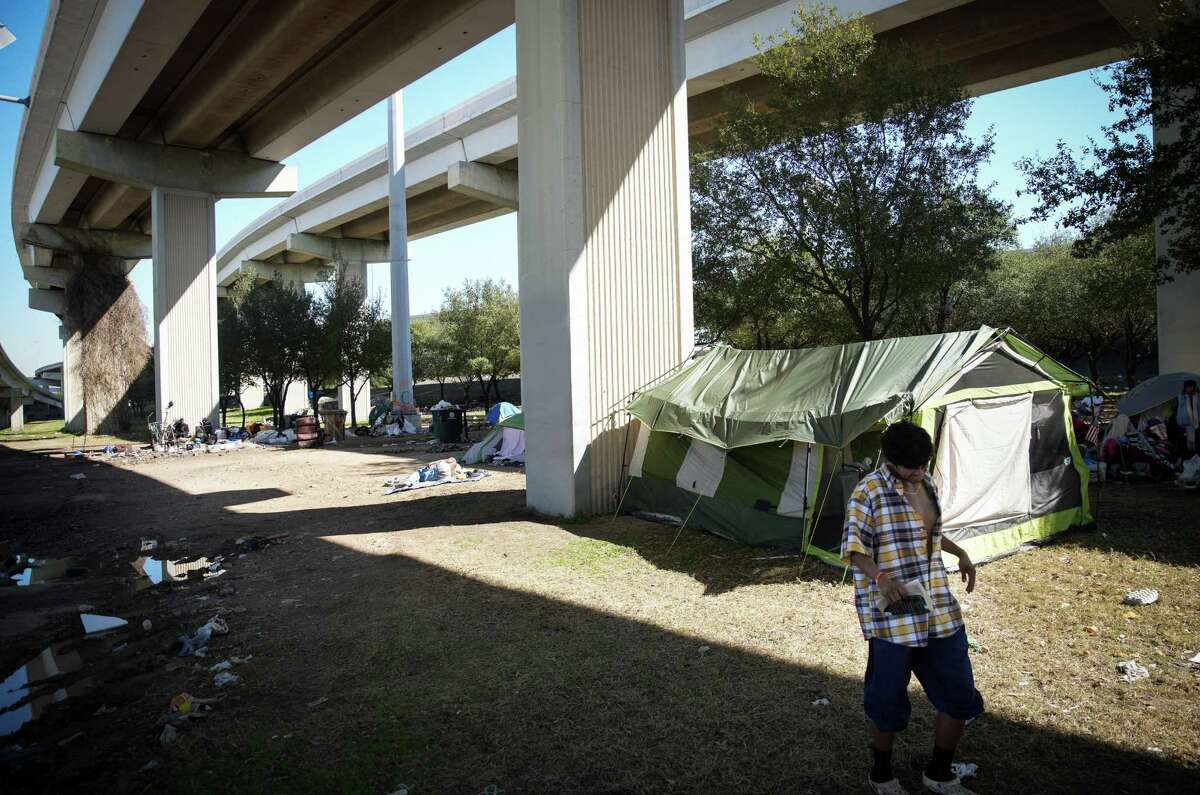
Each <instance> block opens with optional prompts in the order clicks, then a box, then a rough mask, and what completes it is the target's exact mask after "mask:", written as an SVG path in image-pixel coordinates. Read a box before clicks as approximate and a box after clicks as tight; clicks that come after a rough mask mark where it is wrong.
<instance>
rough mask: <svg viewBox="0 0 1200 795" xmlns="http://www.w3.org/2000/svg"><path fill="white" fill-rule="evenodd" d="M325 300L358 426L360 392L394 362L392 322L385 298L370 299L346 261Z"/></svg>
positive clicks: (353, 422)
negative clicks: (384, 304)
mask: <svg viewBox="0 0 1200 795" xmlns="http://www.w3.org/2000/svg"><path fill="white" fill-rule="evenodd" d="M322 303H323V305H324V311H325V323H326V328H327V329H328V333H329V336H330V339H331V344H332V346H333V350H334V355H335V359H336V362H337V377H338V379H339V383H341V384H345V385H346V387H347V389H348V390H349V391H350V425H351V427H354V426H356V425H357V424H358V414H357V411H356V410H355V405H354V404H355V401H356V399H357V397H358V395H359V393H360V392H362V390H363V388H364V387H365V386H366V385H367V384H369V383H370V380H371V376H372V375H376V374H378V373H380V372H382V371H383V368H385V367H387V366H390V364H391V356H392V347H391V346H392V343H391V326H390V324H389V323H387V321H386V320H385V318H384V315H383V302H382V301H381V300H380V299H379V298H378V297H376V298H373V299H371V300H369V301H368V300H367V288H366V285H365V284H363V281H362V279H360V278H359V277H357V276H354V275H351V274H350V272H349V270H348V268H347V267H346V264H345V263H339V264H338V267H337V275H336V278H335V279H334V280H333V281H331V282H326V283H325V285H324V291H323V299H322ZM381 339H383V340H386V345H382V344H381Z"/></svg>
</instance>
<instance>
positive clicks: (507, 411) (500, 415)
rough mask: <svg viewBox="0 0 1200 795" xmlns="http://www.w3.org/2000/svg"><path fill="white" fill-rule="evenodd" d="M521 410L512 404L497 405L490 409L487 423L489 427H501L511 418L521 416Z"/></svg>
mask: <svg viewBox="0 0 1200 795" xmlns="http://www.w3.org/2000/svg"><path fill="white" fill-rule="evenodd" d="M520 413H521V410H520V409H519V408H517V407H516V406H514V405H513V404H511V403H497V404H496V405H494V406H492V407H491V408H490V409H488V413H487V421H488V425H499V424H500V423H501V422H503V421H504V420H506V419H508V418H509V417H511V416H513V415H515V414H520Z"/></svg>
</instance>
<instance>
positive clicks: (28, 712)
mask: <svg viewBox="0 0 1200 795" xmlns="http://www.w3.org/2000/svg"><path fill="white" fill-rule="evenodd" d="M112 644H113V641H112V640H107V641H105V640H91V641H84V642H82V643H81V642H79V641H64V642H62V643H57V644H55V645H53V646H49V647H47V648H46V649H44V650H43V651H42V653H41V654H39V655H38V656H36V657H34V658H33V659H32V660H30V661H29V662H27V663H25V665H22V666H21V667H20V668H18V669H17V670H15V671H13V672H12V674H11V675H10V676H9V677H8V678H7V679H5V680H4V682H3V684H0V737H7V736H8V735H10V734H12V733H13V732H16V731H18V730H19V729H20V728H21V727H23V726H25V725H26V724H27V723H29V722H30V721H35V720H37V719H38V718H40V717H41V716H42V715H43V714H44V713H45V712H46V711H47V710H48V709H50V708H52V707H53V706H54V705H56V704H59V703H61V702H63V701H66V700H67V699H69V698H72V697H76V696H80V695H83V694H84V693H86V692H87V691H88V690H90V689H91V688H92V687H93V681H92V679H91V678H90V677H87V678H83V679H76V680H74V681H69V680H70V678H71V674H75V673H78V672H80V671H82V670H84V668H85V667H86V666H87V664H88V662H90V661H92V660H94V659H96V658H98V657H107V656H108V655H109V653H110V651H111V649H112Z"/></svg>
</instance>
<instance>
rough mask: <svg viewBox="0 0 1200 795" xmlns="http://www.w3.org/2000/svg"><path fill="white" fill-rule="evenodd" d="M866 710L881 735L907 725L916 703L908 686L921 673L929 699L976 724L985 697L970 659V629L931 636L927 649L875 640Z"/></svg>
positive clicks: (869, 655)
mask: <svg viewBox="0 0 1200 795" xmlns="http://www.w3.org/2000/svg"><path fill="white" fill-rule="evenodd" d="M868 643H869V644H870V646H869V648H868V652H867V674H866V677H865V681H864V687H863V708H864V709H866V712H867V717H868V718H870V719H871V722H872V723H874V724H875V727H876V728H877V729H879V731H883V732H898V731H903V730H904V728H905V727H907V726H908V719H909V717H911V716H912V704H911V703H910V702H909V700H908V683H909V680H910V679H911V677H912V674H916V675H917V680H918V681H920V683H921V687H923V688H925V695H926V696H928V697H929V700H930V702H932V704H933V706H934V707H936V708H937V711H938V712H943V713H945V714H947V715H949V716H950V717H952V718H956V719H958V720H971V719H972V718H974V717H977V716H978V715H980V714H981V713H982V712H983V696H981V695H979V691H978V690H976V689H975V675H974V673H972V671H971V660H970V659H969V658H968V657H967V631H966V630H965V629H960V630H959V631H958V632H956V633H954V634H953V635H950V636H949V637H945V638H930V639H929V645H928V646H925V647H922V648H914V647H912V646H901V645H900V644H898V643H892V642H891V641H886V640H882V639H880V638H871V639H870V640H869V641H868Z"/></svg>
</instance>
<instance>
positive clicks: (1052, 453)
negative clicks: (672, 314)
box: [623, 326, 1092, 563]
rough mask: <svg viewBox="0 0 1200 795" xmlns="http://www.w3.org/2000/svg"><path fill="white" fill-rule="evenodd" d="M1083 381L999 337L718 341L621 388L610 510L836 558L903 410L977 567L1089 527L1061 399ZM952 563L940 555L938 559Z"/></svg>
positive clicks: (950, 528) (953, 531)
mask: <svg viewBox="0 0 1200 795" xmlns="http://www.w3.org/2000/svg"><path fill="white" fill-rule="evenodd" d="M1090 389H1091V385H1090V384H1089V383H1088V381H1087V380H1086V379H1085V378H1083V377H1082V376H1080V375H1079V374H1077V373H1075V372H1073V371H1071V370H1070V369H1068V368H1066V367H1064V366H1062V365H1061V364H1059V363H1058V362H1055V361H1054V360H1053V359H1050V358H1049V357H1047V356H1046V355H1044V354H1042V353H1041V352H1040V351H1038V350H1036V349H1035V348H1033V347H1032V346H1030V345H1029V344H1027V343H1026V342H1024V341H1023V340H1021V339H1020V338H1019V337H1018V336H1017V335H1016V334H1014V333H1013V332H1012V331H1000V330H996V329H992V328H988V327H986V326H985V327H983V328H981V329H979V330H978V331H970V332H958V333H951V334H937V335H929V336H921V337H905V338H900V339H888V340H874V341H871V342H859V343H853V344H849V345H839V346H832V347H828V348H815V349H808V350H790V351H740V350H734V349H732V348H728V347H724V346H718V347H716V348H714V349H712V350H710V351H709V352H707V353H705V354H704V355H702V356H700V357H698V358H696V359H694V360H693V361H691V362H689V363H688V364H686V365H684V366H683V367H681V368H680V369H678V370H676V371H675V372H673V373H671V374H670V375H668V376H667V377H665V378H664V379H663V380H661V381H660V382H659V383H657V384H655V385H654V386H653V387H650V388H648V389H646V390H645V391H644V392H642V393H641V394H639V395H637V396H636V397H635V398H634V399H633V401H632V402H631V404H630V405H629V407H628V410H629V412H630V413H631V414H632V415H633V416H634V417H635V418H636V421H635V422H634V423H633V425H632V426H631V432H630V434H629V443H628V444H627V445H626V455H625V463H626V467H627V473H628V475H629V476H630V482H629V484H628V490H627V493H626V498H625V500H624V503H623V505H624V507H625V508H626V509H630V510H644V511H648V512H653V513H658V514H668V515H673V516H677V517H680V518H683V519H685V520H686V521H687V523H688V524H689V525H694V526H700V527H703V528H705V529H707V530H709V531H711V532H713V533H716V534H718V535H721V536H725V537H726V538H730V539H733V540H735V541H740V542H744V543H749V544H762V545H772V546H781V547H788V548H796V549H804V550H805V551H806V552H808V553H809V554H813V555H815V556H817V557H819V558H821V559H823V560H826V561H828V562H831V563H837V562H839V561H838V549H839V545H840V541H841V525H842V513H843V510H844V506H845V504H846V500H847V499H848V497H849V495H850V492H851V491H852V490H853V488H854V486H855V485H856V484H857V482H858V481H859V480H860V479H861V477H862V475H864V474H865V473H866V472H868V471H870V470H871V469H873V468H874V467H875V466H876V465H877V463H878V458H879V434H880V433H881V432H882V430H883V429H884V428H885V427H886V426H887V424H888V423H889V422H894V421H896V420H899V419H902V418H908V419H911V420H912V421H913V422H916V423H918V424H920V425H921V426H922V427H924V428H925V429H926V430H928V431H929V432H930V435H931V436H932V437H933V439H934V447H935V450H934V459H933V467H932V475H933V477H934V480H935V481H937V482H938V486H939V493H940V494H941V497H942V503H943V524H944V527H945V530H946V535H947V536H948V537H950V538H952V539H953V540H955V541H957V542H958V544H959V545H960V546H962V547H963V548H964V549H966V550H967V551H968V552H969V553H970V554H971V556H972V558H973V559H975V560H977V561H983V560H989V559H992V558H996V557H999V556H1001V555H1005V554H1008V553H1010V552H1013V551H1015V550H1016V549H1018V548H1019V547H1020V546H1021V545H1022V544H1024V543H1027V542H1031V541H1036V540H1039V539H1044V538H1047V537H1049V536H1051V535H1053V534H1055V533H1058V532H1061V531H1063V530H1065V529H1067V528H1069V527H1073V526H1077V525H1085V524H1089V523H1090V522H1091V521H1092V518H1091V515H1090V512H1089V510H1088V501H1087V484H1088V470H1087V468H1086V466H1085V465H1084V463H1083V460H1082V457H1081V455H1080V453H1079V448H1078V446H1077V445H1076V443H1075V436H1074V430H1073V427H1072V424H1071V415H1070V410H1069V409H1070V401H1071V399H1072V398H1073V397H1078V396H1080V395H1085V394H1087V393H1088V392H1089V391H1090ZM948 562H952V561H948Z"/></svg>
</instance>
